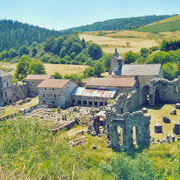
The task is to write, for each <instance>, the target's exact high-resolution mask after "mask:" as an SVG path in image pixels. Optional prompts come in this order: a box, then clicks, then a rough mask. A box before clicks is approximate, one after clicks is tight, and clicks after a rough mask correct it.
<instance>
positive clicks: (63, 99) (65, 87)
mask: <svg viewBox="0 0 180 180" xmlns="http://www.w3.org/2000/svg"><path fill="white" fill-rule="evenodd" d="M76 87H77V84H76V83H74V82H73V81H71V80H68V79H45V80H44V81H43V82H41V83H40V84H39V85H38V95H39V103H40V104H48V105H49V107H58V106H60V107H61V108H67V107H69V106H71V105H72V97H71V94H72V92H73V91H74V89H75V88H76Z"/></svg>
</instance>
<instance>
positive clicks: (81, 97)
mask: <svg viewBox="0 0 180 180" xmlns="http://www.w3.org/2000/svg"><path fill="white" fill-rule="evenodd" d="M137 87H138V82H137V80H136V79H135V78H92V79H90V81H88V82H87V84H86V86H85V87H77V88H76V89H75V90H74V92H73V94H72V95H73V102H74V105H78V106H95V107H98V106H106V105H107V104H108V101H109V100H110V99H114V98H116V96H117V95H119V94H120V93H124V92H126V93H128V92H130V91H131V90H133V89H136V88H137Z"/></svg>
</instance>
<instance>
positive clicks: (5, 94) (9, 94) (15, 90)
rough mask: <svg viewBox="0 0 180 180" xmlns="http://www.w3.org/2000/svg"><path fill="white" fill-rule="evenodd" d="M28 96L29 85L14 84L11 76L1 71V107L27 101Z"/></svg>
mask: <svg viewBox="0 0 180 180" xmlns="http://www.w3.org/2000/svg"><path fill="white" fill-rule="evenodd" d="M27 96H28V86H27V84H26V83H23V84H12V80H11V75H9V74H8V73H7V72H5V71H3V70H2V69H0V106H4V105H6V104H11V103H14V102H16V101H18V100H21V99H25V98H26V97H27Z"/></svg>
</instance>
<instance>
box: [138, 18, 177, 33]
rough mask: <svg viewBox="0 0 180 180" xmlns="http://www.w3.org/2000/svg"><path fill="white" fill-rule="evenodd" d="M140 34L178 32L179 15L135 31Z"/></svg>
mask: <svg viewBox="0 0 180 180" xmlns="http://www.w3.org/2000/svg"><path fill="white" fill-rule="evenodd" d="M136 30H137V31H141V32H155V33H157V32H174V31H178V30H180V15H179V16H174V17H170V18H168V19H165V20H162V21H159V22H155V23H152V24H148V25H146V26H144V27H140V28H138V29H136Z"/></svg>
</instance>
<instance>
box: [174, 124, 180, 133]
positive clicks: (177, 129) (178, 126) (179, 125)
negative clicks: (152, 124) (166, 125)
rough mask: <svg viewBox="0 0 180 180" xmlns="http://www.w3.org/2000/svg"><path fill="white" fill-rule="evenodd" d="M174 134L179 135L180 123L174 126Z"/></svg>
mask: <svg viewBox="0 0 180 180" xmlns="http://www.w3.org/2000/svg"><path fill="white" fill-rule="evenodd" d="M173 132H174V134H180V123H177V124H174V129H173Z"/></svg>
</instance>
